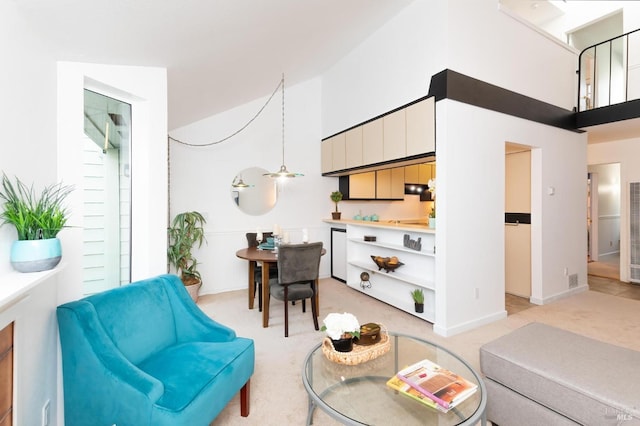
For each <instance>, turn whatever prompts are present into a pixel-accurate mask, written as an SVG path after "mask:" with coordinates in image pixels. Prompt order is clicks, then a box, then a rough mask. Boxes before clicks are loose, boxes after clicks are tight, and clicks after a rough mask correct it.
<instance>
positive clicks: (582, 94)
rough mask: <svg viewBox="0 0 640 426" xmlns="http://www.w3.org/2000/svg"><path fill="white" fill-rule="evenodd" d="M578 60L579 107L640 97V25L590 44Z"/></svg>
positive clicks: (606, 104)
mask: <svg viewBox="0 0 640 426" xmlns="http://www.w3.org/2000/svg"><path fill="white" fill-rule="evenodd" d="M578 61H579V69H578V111H586V110H590V109H594V108H600V107H605V106H609V105H613V104H617V103H621V102H627V101H631V100H634V99H640V29H637V30H635V31H631V32H629V33H626V34H623V35H621V36H618V37H615V38H612V39H610V40H607V41H603V42H601V43H598V44H595V45H593V46H591V47H587V48H586V49H584V50H583V51H582V52H581V53H580V56H579V58H578Z"/></svg>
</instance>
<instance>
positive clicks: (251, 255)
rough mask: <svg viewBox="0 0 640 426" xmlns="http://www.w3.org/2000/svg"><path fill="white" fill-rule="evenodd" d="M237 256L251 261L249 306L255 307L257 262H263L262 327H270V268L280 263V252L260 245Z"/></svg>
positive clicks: (317, 289)
mask: <svg viewBox="0 0 640 426" xmlns="http://www.w3.org/2000/svg"><path fill="white" fill-rule="evenodd" d="M326 252H327V251H326V249H324V248H323V249H322V255H324V254H325V253H326ZM236 257H239V258H240V259H244V260H247V261H248V263H249V267H248V268H249V269H248V282H247V289H248V291H247V294H248V297H249V300H248V307H249V309H253V307H254V306H253V301H254V299H255V289H254V283H255V272H256V264H257V262H261V263H262V327H264V328H266V327H269V269H270V267H271V265H272V264H277V263H278V254H277V251H275V250H263V249H259V248H258V247H247V248H243V249H240V250H238V251H237V252H236ZM316 308H317V309H316V312H320V286H319V282H318V280H316Z"/></svg>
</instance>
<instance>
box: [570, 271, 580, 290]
mask: <svg viewBox="0 0 640 426" xmlns="http://www.w3.org/2000/svg"><path fill="white" fill-rule="evenodd" d="M574 287H578V274H571V275H569V288H574Z"/></svg>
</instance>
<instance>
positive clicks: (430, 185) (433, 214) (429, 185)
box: [427, 179, 436, 228]
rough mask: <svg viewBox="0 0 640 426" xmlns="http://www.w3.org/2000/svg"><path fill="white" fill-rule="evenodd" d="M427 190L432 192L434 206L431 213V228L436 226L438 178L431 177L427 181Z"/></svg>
mask: <svg viewBox="0 0 640 426" xmlns="http://www.w3.org/2000/svg"><path fill="white" fill-rule="evenodd" d="M427 190H428V191H429V192H430V193H431V199H432V200H433V207H432V208H431V212H430V213H429V228H435V227H436V180H435V179H429V182H428V183H427Z"/></svg>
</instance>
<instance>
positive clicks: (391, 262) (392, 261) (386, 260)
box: [371, 255, 404, 273]
mask: <svg viewBox="0 0 640 426" xmlns="http://www.w3.org/2000/svg"><path fill="white" fill-rule="evenodd" d="M371 260H373V262H374V263H375V264H376V265H378V271H379V270H381V269H384V270H386V271H387V273H388V272H393V271H395V270H396V269H397V268H399V267H401V266H402V265H404V263H402V262H400V261H399V260H398V258H397V257H395V256H393V257H382V256H374V255H371Z"/></svg>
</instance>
